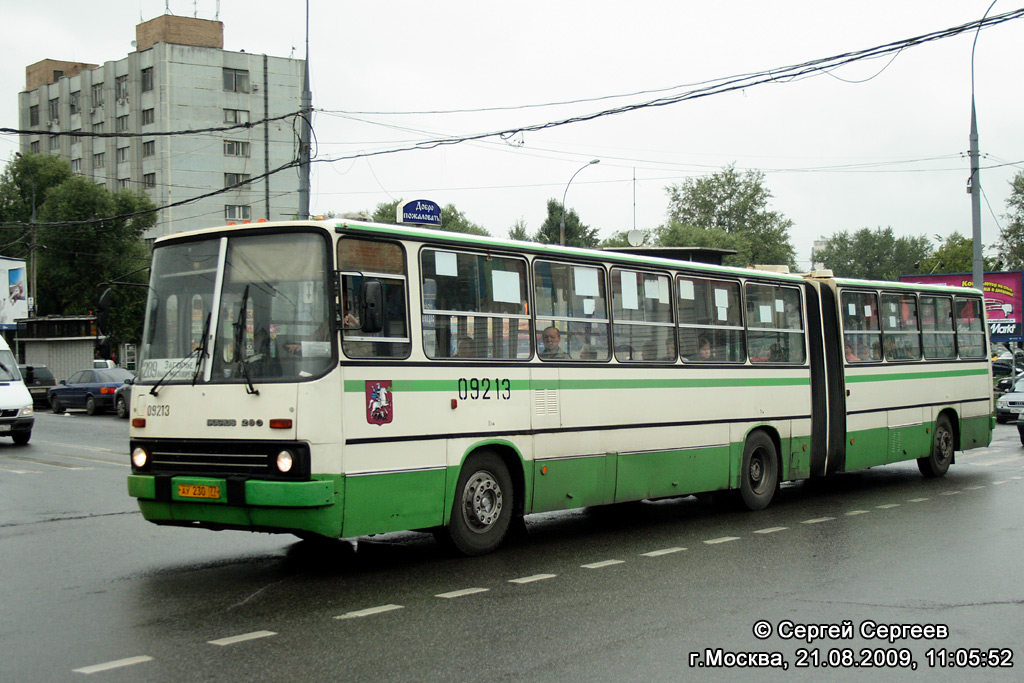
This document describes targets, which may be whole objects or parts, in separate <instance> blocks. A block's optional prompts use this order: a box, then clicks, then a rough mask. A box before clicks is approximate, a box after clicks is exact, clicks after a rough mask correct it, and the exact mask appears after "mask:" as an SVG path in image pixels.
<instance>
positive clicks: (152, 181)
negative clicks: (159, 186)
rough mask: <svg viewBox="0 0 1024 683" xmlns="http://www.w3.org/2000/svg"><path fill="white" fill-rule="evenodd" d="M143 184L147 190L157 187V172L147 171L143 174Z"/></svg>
mask: <svg viewBox="0 0 1024 683" xmlns="http://www.w3.org/2000/svg"><path fill="white" fill-rule="evenodd" d="M142 184H143V185H144V186H145V188H146V189H147V190H152V189H153V188H154V187H156V173H147V174H145V175H144V176H142Z"/></svg>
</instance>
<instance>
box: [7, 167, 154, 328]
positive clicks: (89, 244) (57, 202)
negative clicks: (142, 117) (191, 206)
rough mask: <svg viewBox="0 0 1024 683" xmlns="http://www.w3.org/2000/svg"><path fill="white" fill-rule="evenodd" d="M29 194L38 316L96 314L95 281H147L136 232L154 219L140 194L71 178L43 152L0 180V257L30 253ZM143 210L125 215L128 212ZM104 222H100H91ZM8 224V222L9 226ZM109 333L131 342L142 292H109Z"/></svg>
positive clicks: (142, 306) (144, 254) (145, 259)
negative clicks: (2, 240)
mask: <svg viewBox="0 0 1024 683" xmlns="http://www.w3.org/2000/svg"><path fill="white" fill-rule="evenodd" d="M33 194H34V195H35V205H36V222H37V223H39V225H38V227H36V228H35V237H36V244H37V248H36V271H37V276H36V285H37V288H38V290H37V291H36V292H33V295H34V297H35V305H36V311H37V313H38V315H84V314H88V313H89V312H90V311H94V310H95V309H96V303H97V298H98V296H99V294H100V293H101V289H100V285H101V284H102V283H106V282H111V281H113V280H117V281H119V282H134V283H138V284H144V283H145V282H146V272H145V271H146V269H147V267H148V265H149V262H150V255H149V250H148V248H147V247H146V244H145V242H144V241H143V240H142V233H143V231H144V230H145V229H146V228H148V227H151V226H152V225H154V224H155V222H156V213H155V212H153V210H154V209H155V207H154V206H153V203H152V201H150V199H149V198H148V197H146V196H145V195H144V194H141V193H135V192H131V191H126V190H122V191H119V192H117V193H111V192H109V191H108V190H107V189H105V188H104V187H102V186H101V185H97V184H96V183H94V182H92V181H91V180H88V179H87V178H83V177H80V176H75V175H73V174H72V173H71V167H70V165H69V164H68V162H67V161H65V160H62V159H59V158H57V157H54V156H50V155H26V156H22V157H18V158H16V159H15V160H13V161H12V162H11V163H10V164H8V166H7V167H6V169H5V170H4V173H3V175H2V176H0V222H3V223H5V224H7V225H8V226H10V230H9V231H8V234H9V235H10V236H11V237H13V238H14V239H13V240H12V241H13V243H10V242H9V243H8V244H7V246H6V248H5V250H4V252H5V255H12V256H16V257H17V258H24V257H28V256H29V246H30V244H31V238H32V235H31V230H32V226H31V225H30V224H29V222H30V219H31V206H32V196H33ZM140 211H141V212H145V213H142V214H141V215H138V216H134V217H132V218H127V217H126V216H127V215H128V214H134V213H136V212H140ZM97 219H103V220H97ZM12 224H13V225H12ZM111 291H112V299H113V307H112V311H111V318H110V325H109V327H110V330H109V332H110V333H111V335H112V336H115V337H117V338H119V339H124V340H138V339H139V338H140V336H141V329H142V322H143V321H142V318H143V315H144V311H145V300H146V289H145V287H121V286H115V287H114V288H112V290H111Z"/></svg>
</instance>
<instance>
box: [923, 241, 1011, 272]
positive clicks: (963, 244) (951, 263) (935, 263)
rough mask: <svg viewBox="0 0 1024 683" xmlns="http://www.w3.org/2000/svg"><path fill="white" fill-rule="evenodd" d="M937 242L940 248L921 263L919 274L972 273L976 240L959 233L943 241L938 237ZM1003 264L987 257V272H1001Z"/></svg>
mask: <svg viewBox="0 0 1024 683" xmlns="http://www.w3.org/2000/svg"><path fill="white" fill-rule="evenodd" d="M935 240H936V241H937V242H939V248H938V249H936V250H935V251H934V252H933V253H932V255H931V256H929V257H928V258H926V259H924V260H922V261H921V267H920V268H919V269H918V271H917V272H919V273H970V272H971V271H972V270H973V269H974V240H972V239H971V238H970V237H964V236H963V235H961V234H960V233H958V232H954V233H953V234H951V235H949V236H948V237H947V238H946V239H945V240H942V238H941V237H939V236H938V235H936V236H935ZM1001 267H1002V264H1001V262H1000V260H999V259H998V258H989V257H985V259H984V269H985V270H986V271H993V270H1000V269H1001Z"/></svg>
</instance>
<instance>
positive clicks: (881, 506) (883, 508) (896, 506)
mask: <svg viewBox="0 0 1024 683" xmlns="http://www.w3.org/2000/svg"><path fill="white" fill-rule="evenodd" d="M899 506H900V504H899V503H886V504H885V505H876V506H875V507H876V508H878V509H879V510H888V509H889V508H898V507H899Z"/></svg>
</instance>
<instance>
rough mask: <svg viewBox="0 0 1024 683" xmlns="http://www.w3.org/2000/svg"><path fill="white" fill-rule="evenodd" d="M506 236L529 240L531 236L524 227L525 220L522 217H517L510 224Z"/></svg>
mask: <svg viewBox="0 0 1024 683" xmlns="http://www.w3.org/2000/svg"><path fill="white" fill-rule="evenodd" d="M508 238H509V239H510V240H520V241H522V242H529V241H530V240H531V239H532V237H531V235H530V232H529V230H527V229H526V221H525V220H523V219H522V218H517V219H516V222H515V223H513V224H512V227H511V228H509V229H508Z"/></svg>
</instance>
